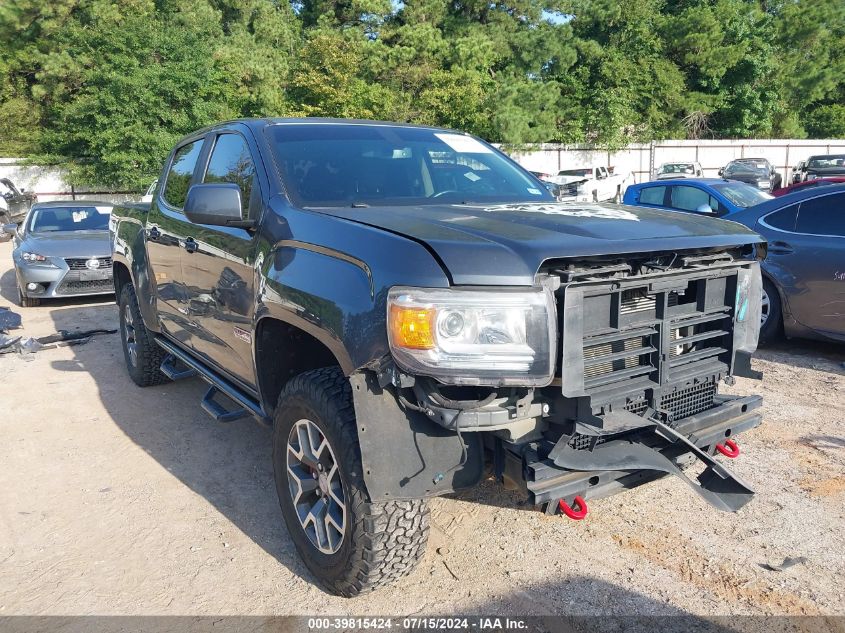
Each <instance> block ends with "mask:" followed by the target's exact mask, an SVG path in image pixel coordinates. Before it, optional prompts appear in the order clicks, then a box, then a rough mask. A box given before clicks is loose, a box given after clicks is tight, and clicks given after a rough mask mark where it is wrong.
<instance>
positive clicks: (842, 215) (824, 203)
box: [795, 193, 845, 236]
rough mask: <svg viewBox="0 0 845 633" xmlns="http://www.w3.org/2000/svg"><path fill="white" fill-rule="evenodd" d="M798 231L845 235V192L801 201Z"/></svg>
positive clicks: (796, 226)
mask: <svg viewBox="0 0 845 633" xmlns="http://www.w3.org/2000/svg"><path fill="white" fill-rule="evenodd" d="M795 231H796V232H798V233H809V234H811V235H841V236H845V193H836V194H833V195H828V196H819V197H818V198H813V199H812V200H806V201H804V202H802V203H801V208H800V209H799V210H798V222H797V224H796V225H795Z"/></svg>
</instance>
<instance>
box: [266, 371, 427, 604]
mask: <svg viewBox="0 0 845 633" xmlns="http://www.w3.org/2000/svg"><path fill="white" fill-rule="evenodd" d="M273 470H274V472H275V479H276V491H277V492H278V495H279V503H280V505H281V508H282V516H283V517H284V520H285V524H286V525H287V528H288V531H289V532H290V535H291V538H292V539H293V542H294V545H295V546H296V549H297V551H298V552H299V555H300V556H301V557H302V560H303V561H304V562H305V565H306V566H307V567H308V569H309V570H310V571H311V573H312V574H313V575H314V576H315V577H316V578H317V579H318V580H319V582H320V583H321V584H322V585H323V586H324V587H325V588H326V589H327V590H328V591H330V592H331V593H333V594H337V595H341V596H347V597H351V596H355V595H358V594H360V593H363V592H366V591H371V590H373V589H375V588H377V587H379V586H382V585H385V584H387V583H390V582H392V581H394V580H396V579H398V578H401V577H403V576H405V575H407V574H409V573H410V572H411V571H412V570H413V569H414V567H415V566H416V564H417V562H418V561H419V559H420V558H422V556H423V554H424V553H425V547H426V542H427V541H428V527H429V524H428V508H427V506H426V503H425V501H424V500H421V499H416V500H410V501H382V502H373V501H372V500H370V499H369V497H368V495H367V492H366V488H365V484H364V478H363V467H362V465H361V451H360V448H359V446H358V434H357V430H356V426H355V412H354V408H353V405H352V391H351V388H350V386H349V380H348V379H347V378H346V377H345V376H344V375H343V373H342V372H341V371H340V369H338V368H333V367H330V368H324V369H316V370H314V371H309V372H306V373H304V374H300V375H299V376H296V377H295V378H293V379H292V380H291V381H290V382H289V383H288V384H287V385H286V386H285V388H284V390H283V391H282V394H281V395H280V397H279V402H278V405H277V407H276V414H275V419H274V429H273Z"/></svg>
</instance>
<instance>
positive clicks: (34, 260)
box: [21, 251, 53, 266]
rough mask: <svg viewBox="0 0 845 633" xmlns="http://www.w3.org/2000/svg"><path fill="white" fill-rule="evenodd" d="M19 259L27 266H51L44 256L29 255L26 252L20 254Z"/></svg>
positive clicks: (29, 253)
mask: <svg viewBox="0 0 845 633" xmlns="http://www.w3.org/2000/svg"><path fill="white" fill-rule="evenodd" d="M21 259H22V260H24V261H25V262H26V263H27V264H45V265H47V266H52V265H53V264H51V263H50V261H49V259H48V258H46V257H44V255H39V254H38V253H31V252H28V251H24V252H23V253H21Z"/></svg>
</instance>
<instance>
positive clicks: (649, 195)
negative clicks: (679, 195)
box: [640, 187, 666, 205]
mask: <svg viewBox="0 0 845 633" xmlns="http://www.w3.org/2000/svg"><path fill="white" fill-rule="evenodd" d="M665 195H666V187H646V188H645V189H643V190H642V191H640V202H641V203H642V204H659V205H662V204H663V197H664V196H665Z"/></svg>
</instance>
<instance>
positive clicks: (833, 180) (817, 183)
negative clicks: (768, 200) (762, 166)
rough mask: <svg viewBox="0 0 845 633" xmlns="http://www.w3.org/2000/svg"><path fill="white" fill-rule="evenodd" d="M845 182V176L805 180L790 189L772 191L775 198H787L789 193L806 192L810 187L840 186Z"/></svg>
mask: <svg viewBox="0 0 845 633" xmlns="http://www.w3.org/2000/svg"><path fill="white" fill-rule="evenodd" d="M843 182H845V176H830V177H829V178H816V179H815V180H805V181H804V182H796V183H795V184H794V185H789V186H788V187H781V188H780V189H775V190H774V191H772V195H773V196H778V197H780V196H785V195H786V194H788V193H794V192H795V191H805V190H806V189H807V188H808V187H824V186H825V185H838V184H841V183H843Z"/></svg>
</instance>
